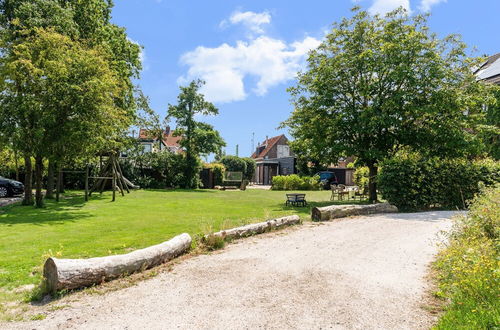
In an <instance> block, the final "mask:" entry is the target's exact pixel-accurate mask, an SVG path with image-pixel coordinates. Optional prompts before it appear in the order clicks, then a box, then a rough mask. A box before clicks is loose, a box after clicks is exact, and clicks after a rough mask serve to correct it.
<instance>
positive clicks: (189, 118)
mask: <svg viewBox="0 0 500 330" xmlns="http://www.w3.org/2000/svg"><path fill="white" fill-rule="evenodd" d="M203 84H204V82H203V81H201V80H197V81H192V82H191V83H190V84H189V85H188V86H181V87H180V89H181V92H180V94H179V96H178V97H177V105H169V107H168V118H174V119H175V120H176V124H177V125H176V129H175V131H174V135H175V136H181V137H182V139H181V140H180V145H181V147H182V148H183V149H184V150H185V153H186V169H185V178H186V184H185V186H186V188H196V183H197V179H196V178H197V176H198V173H196V168H197V166H196V164H197V162H198V158H199V157H200V156H203V155H208V154H211V153H217V152H218V151H219V150H220V149H221V148H222V147H224V146H225V145H226V143H225V142H224V140H223V139H222V137H221V136H220V134H219V132H218V131H216V130H215V129H214V127H213V126H212V125H209V124H207V123H204V122H200V121H196V120H195V116H197V115H204V116H209V115H212V116H214V115H217V114H218V113H219V110H218V109H217V108H216V107H215V106H214V105H213V104H212V103H210V102H207V101H206V100H205V97H204V96H203V94H200V93H199V89H200V87H201V86H202V85H203Z"/></svg>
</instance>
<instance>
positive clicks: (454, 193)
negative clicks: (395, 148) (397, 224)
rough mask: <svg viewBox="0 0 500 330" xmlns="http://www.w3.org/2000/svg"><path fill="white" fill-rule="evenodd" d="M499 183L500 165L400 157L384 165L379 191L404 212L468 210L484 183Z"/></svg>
mask: <svg viewBox="0 0 500 330" xmlns="http://www.w3.org/2000/svg"><path fill="white" fill-rule="evenodd" d="M499 180H500V162H496V161H493V160H481V161H471V160H466V159H444V160H443V159H439V158H424V157H422V156H420V155H416V154H405V155H399V156H398V157H394V158H392V159H389V160H386V161H384V162H383V163H382V164H381V171H380V174H379V176H378V188H379V190H380V192H381V193H382V196H383V198H384V199H386V200H387V201H388V202H390V203H392V204H394V205H396V206H397V207H398V208H400V209H401V210H418V209H429V208H432V207H442V208H466V207H467V203H468V201H469V200H471V199H472V198H473V197H474V195H475V194H477V193H478V192H479V190H480V188H481V186H482V185H483V184H484V185H486V186H489V185H492V184H495V183H496V182H499Z"/></svg>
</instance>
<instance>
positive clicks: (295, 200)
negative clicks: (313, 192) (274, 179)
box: [285, 194, 307, 206]
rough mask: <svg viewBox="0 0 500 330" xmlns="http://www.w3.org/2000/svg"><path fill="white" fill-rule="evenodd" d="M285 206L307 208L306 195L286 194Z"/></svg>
mask: <svg viewBox="0 0 500 330" xmlns="http://www.w3.org/2000/svg"><path fill="white" fill-rule="evenodd" d="M285 205H286V206H290V205H292V206H307V201H306V194H286V202H285Z"/></svg>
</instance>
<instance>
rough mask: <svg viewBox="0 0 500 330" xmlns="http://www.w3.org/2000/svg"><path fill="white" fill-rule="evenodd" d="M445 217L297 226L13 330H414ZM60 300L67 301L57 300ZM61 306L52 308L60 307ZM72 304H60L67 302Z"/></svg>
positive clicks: (422, 324) (425, 322) (425, 316)
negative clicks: (58, 329)
mask: <svg viewBox="0 0 500 330" xmlns="http://www.w3.org/2000/svg"><path fill="white" fill-rule="evenodd" d="M452 215H453V212H427V213H416V214H391V215H378V216H367V217H358V218H350V219H343V220H340V221H335V222H328V223H322V224H306V225H304V226H302V227H296V228H289V229H286V230H284V231H281V232H275V233H270V234H266V235H261V236H259V237H254V238H249V239H244V240H240V241H238V242H237V243H234V244H230V245H228V247H227V248H226V249H224V250H223V251H219V252H217V253H214V254H211V255H200V256H196V257H193V258H188V259H186V260H185V261H183V262H181V263H179V264H177V265H175V266H174V268H173V271H172V272H164V273H161V274H159V275H158V276H157V277H155V278H153V279H150V280H147V281H143V282H140V283H138V284H137V285H136V286H133V287H130V288H126V289H122V290H118V291H115V292H110V293H108V294H105V295H103V296H98V295H81V297H79V298H78V300H77V301H74V302H69V304H70V307H67V308H65V309H62V310H58V311H55V312H50V313H49V314H48V316H47V318H46V319H45V320H42V321H34V322H28V323H17V324H4V326H5V325H8V326H9V328H21V329H55V328H60V329H66V328H78V329H140V328H143V329H172V328H181V329H255V328H265V329H274V328H276V329H278V328H279V329H320V328H329V329H330V328H333V329H375V328H378V329H420V328H429V326H430V325H431V324H432V322H433V319H432V316H430V315H429V313H427V312H425V311H424V310H423V309H422V308H421V306H422V304H423V303H424V296H425V291H426V289H427V288H428V286H427V283H426V281H425V279H424V278H425V276H426V273H427V270H428V268H427V267H428V265H429V263H430V262H431V261H432V259H433V257H434V255H435V253H436V249H437V248H436V242H437V241H438V235H437V234H438V233H439V232H440V231H441V230H447V229H449V227H450V221H449V219H450V218H451V216H452ZM65 299H66V298H65ZM65 299H62V301H59V302H57V304H58V305H61V304H63V303H65V301H64V300H65ZM70 299H71V297H68V299H67V300H68V301H70ZM0 327H1V326H0Z"/></svg>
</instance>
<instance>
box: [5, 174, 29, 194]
mask: <svg viewBox="0 0 500 330" xmlns="http://www.w3.org/2000/svg"><path fill="white" fill-rule="evenodd" d="M22 193H24V185H23V184H22V183H21V182H19V181H16V180H10V179H6V178H4V177H1V176H0V198H2V197H9V196H14V195H21V194H22Z"/></svg>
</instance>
